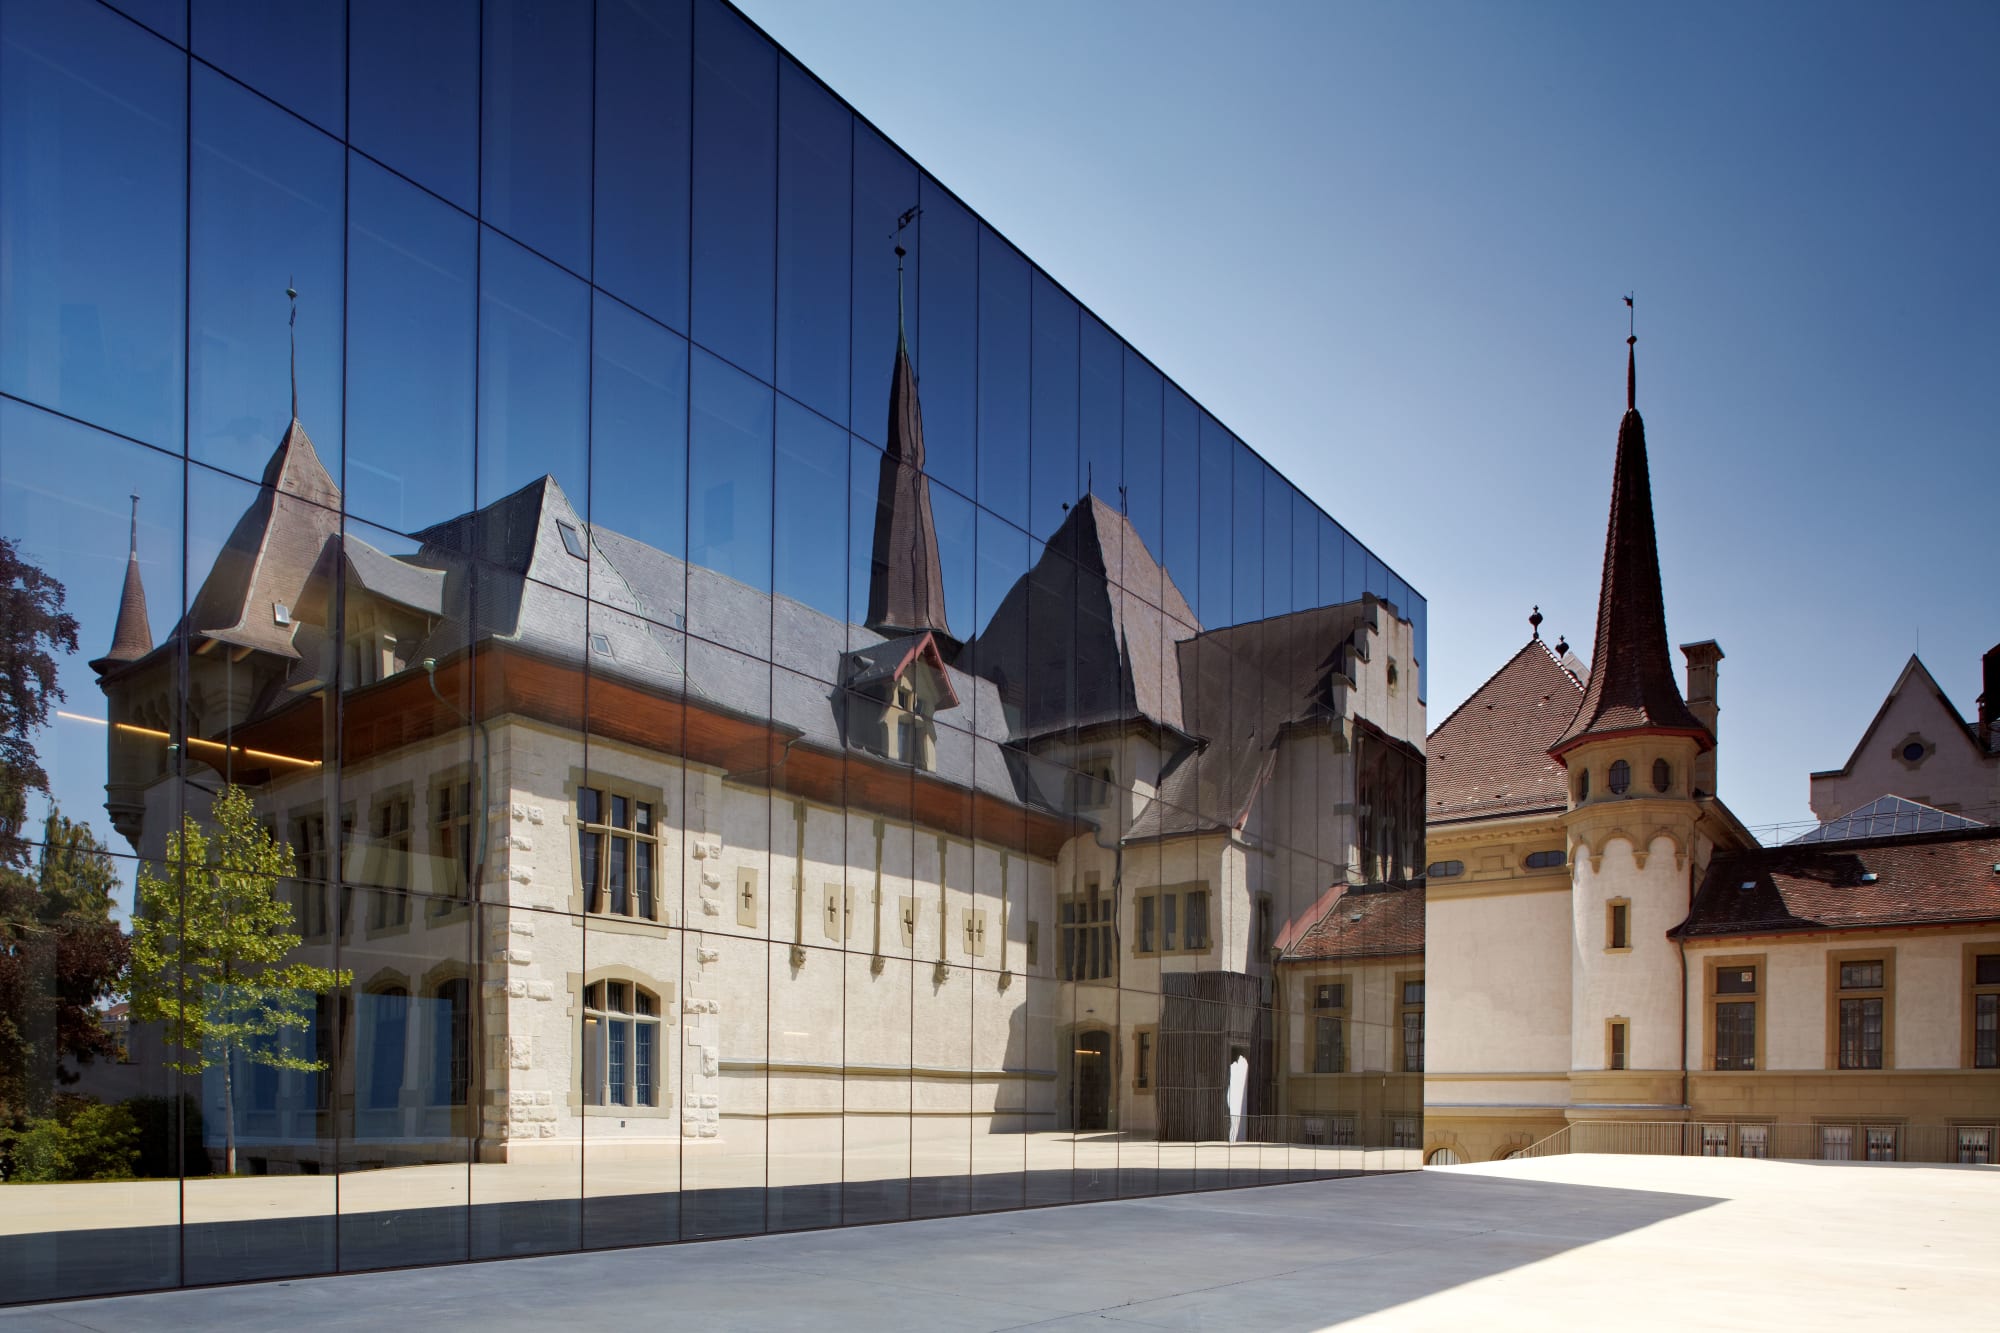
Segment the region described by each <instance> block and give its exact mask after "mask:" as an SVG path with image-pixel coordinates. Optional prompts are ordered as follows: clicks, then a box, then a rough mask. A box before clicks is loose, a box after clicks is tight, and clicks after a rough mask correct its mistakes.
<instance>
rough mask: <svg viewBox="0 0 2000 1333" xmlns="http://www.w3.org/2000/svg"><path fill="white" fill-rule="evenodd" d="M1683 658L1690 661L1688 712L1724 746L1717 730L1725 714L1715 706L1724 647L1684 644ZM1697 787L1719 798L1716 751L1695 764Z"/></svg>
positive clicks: (1704, 753) (1706, 752)
mask: <svg viewBox="0 0 2000 1333" xmlns="http://www.w3.org/2000/svg"><path fill="white" fill-rule="evenodd" d="M1681 655H1682V656H1683V657H1685V658H1687V668H1688V688H1687V702H1688V711H1689V712H1691V713H1693V714H1694V715H1695V716H1696V717H1698V718H1700V719H1701V724H1702V725H1703V726H1705V727H1707V728H1708V734H1709V735H1710V736H1713V737H1714V738H1715V739H1716V743H1717V744H1718V745H1720V744H1721V741H1722V733H1721V732H1719V731H1717V730H1716V715H1717V714H1718V713H1719V712H1721V711H1722V710H1721V709H1720V708H1719V707H1717V705H1716V702H1715V666H1716V663H1718V662H1720V661H1721V660H1722V646H1721V645H1720V644H1718V643H1717V642H1716V641H1715V640H1714V639H1703V640H1702V641H1701V642H1700V643H1684V644H1682V645H1681ZM1694 785H1695V787H1696V788H1697V789H1698V790H1701V791H1705V792H1707V793H1708V794H1709V795H1711V796H1713V795H1714V794H1715V750H1713V749H1708V750H1704V751H1702V753H1701V757H1700V758H1698V759H1696V760H1695V761H1694Z"/></svg>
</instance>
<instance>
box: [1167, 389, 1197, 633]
mask: <svg viewBox="0 0 2000 1333" xmlns="http://www.w3.org/2000/svg"><path fill="white" fill-rule="evenodd" d="M1165 409H1166V410H1165V416H1164V418H1163V427H1162V430H1163V435H1162V440H1163V462H1162V468H1163V474H1164V484H1163V485H1162V487H1161V496H1162V500H1163V504H1164V508H1163V515H1164V516H1163V519H1162V527H1163V528H1164V531H1163V532H1162V534H1161V551H1162V552H1163V555H1162V563H1163V564H1165V565H1166V572H1167V577H1168V578H1169V579H1170V580H1171V581H1172V583H1173V585H1174V589H1175V591H1177V592H1178V593H1179V594H1180V596H1181V597H1182V598H1185V599H1186V608H1187V611H1192V610H1193V609H1194V607H1195V603H1196V602H1197V601H1198V599H1199V598H1200V596H1201V502H1200V495H1201V414H1200V409H1198V408H1197V407H1196V406H1195V405H1194V400H1193V399H1191V398H1189V397H1188V396H1187V395H1186V394H1184V393H1182V392H1181V391H1180V389H1179V388H1177V387H1175V386H1174V385H1173V384H1168V385H1167V386H1166V404H1165ZM1162 596H1163V597H1166V594H1165V593H1162ZM1171 602H1172V599H1171V598H1168V599H1167V600H1165V601H1163V602H1162V603H1161V605H1162V606H1163V607H1165V608H1166V609H1167V610H1169V611H1173V610H1175V609H1176V608H1175V607H1174V606H1173V605H1172V604H1171ZM1187 611H1183V612H1181V614H1186V613H1187Z"/></svg>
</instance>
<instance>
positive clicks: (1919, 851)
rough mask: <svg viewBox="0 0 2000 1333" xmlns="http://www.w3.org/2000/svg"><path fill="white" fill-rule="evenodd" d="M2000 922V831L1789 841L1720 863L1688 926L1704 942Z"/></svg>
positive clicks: (1682, 928)
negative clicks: (1738, 937)
mask: <svg viewBox="0 0 2000 1333" xmlns="http://www.w3.org/2000/svg"><path fill="white" fill-rule="evenodd" d="M1987 921H2000V829H1988V828H1974V829H1951V830H1946V831H1943V832H1938V833H1918V834H1910V835H1905V836H1901V837H1889V838H1861V839H1855V840H1853V841H1847V842H1816V843H1807V844H1798V843H1792V844H1788V845H1786V846H1783V847H1760V848H1757V849H1755V850H1752V851H1745V852H1737V853H1734V854H1730V855H1724V856H1718V857H1716V858H1715V860H1714V861H1712V862H1710V864H1709V869H1708V874H1707V875H1706V876H1704V877H1703V879H1702V882H1701V888H1700V890H1699V891H1698V892H1697V893H1696V894H1695V899H1694V906H1693V908H1692V909H1691V910H1690V911H1689V913H1688V917H1687V920H1685V921H1683V922H1682V923H1681V924H1680V925H1678V926H1676V927H1674V929H1673V930H1671V931H1669V932H1668V934H1669V936H1670V937H1673V938H1685V939H1700V938H1704V937H1713V936H1730V935H1769V934H1784V933H1790V932H1797V931H1816V930H1858V929H1864V928H1881V927H1885V926H1916V925H1950V924H1959V923H1969V922H1987Z"/></svg>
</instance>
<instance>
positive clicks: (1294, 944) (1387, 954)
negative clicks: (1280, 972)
mask: <svg viewBox="0 0 2000 1333" xmlns="http://www.w3.org/2000/svg"><path fill="white" fill-rule="evenodd" d="M1330 897H1331V901H1330V902H1329V901H1328V895H1323V896H1322V897H1321V899H1320V901H1319V902H1317V903H1314V904H1313V915H1312V916H1311V919H1310V920H1305V919H1302V923H1303V925H1304V929H1303V930H1298V929H1297V926H1298V925H1299V924H1301V923H1294V925H1293V926H1290V927H1287V928H1286V932H1285V934H1284V935H1281V936H1280V937H1279V943H1278V951H1279V953H1278V956H1279V961H1281V962H1287V963H1297V962H1316V961H1322V960H1329V959H1338V958H1392V957H1397V956H1400V955H1403V954H1420V953H1422V952H1423V951H1424V886H1423V885H1421V884H1370V885H1367V886H1365V887H1361V886H1356V885H1351V884H1336V885H1334V886H1333V888H1332V890H1331V891H1330ZM1322 904H1325V906H1322ZM1295 931H1296V937H1295V938H1291V937H1292V936H1293V935H1294V932H1295Z"/></svg>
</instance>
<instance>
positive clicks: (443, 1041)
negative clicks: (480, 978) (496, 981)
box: [431, 977, 472, 1106]
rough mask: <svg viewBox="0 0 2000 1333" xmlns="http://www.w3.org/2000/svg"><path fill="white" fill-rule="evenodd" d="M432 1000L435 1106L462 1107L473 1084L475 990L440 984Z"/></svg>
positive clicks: (461, 983)
mask: <svg viewBox="0 0 2000 1333" xmlns="http://www.w3.org/2000/svg"><path fill="white" fill-rule="evenodd" d="M431 994H432V1000H431V1105H433V1106H462V1105H464V1103H465V1097H466V1092H467V1085H468V1084H469V1083H470V1082H471V1072H472V1041H471V1021H472V1012H471V1009H472V1006H471V987H470V986H469V985H468V983H467V982H466V979H465V978H464V977H452V978H450V979H448V980H445V981H440V982H439V983H438V985H437V989H436V990H435V991H433V992H432V993H431Z"/></svg>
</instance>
